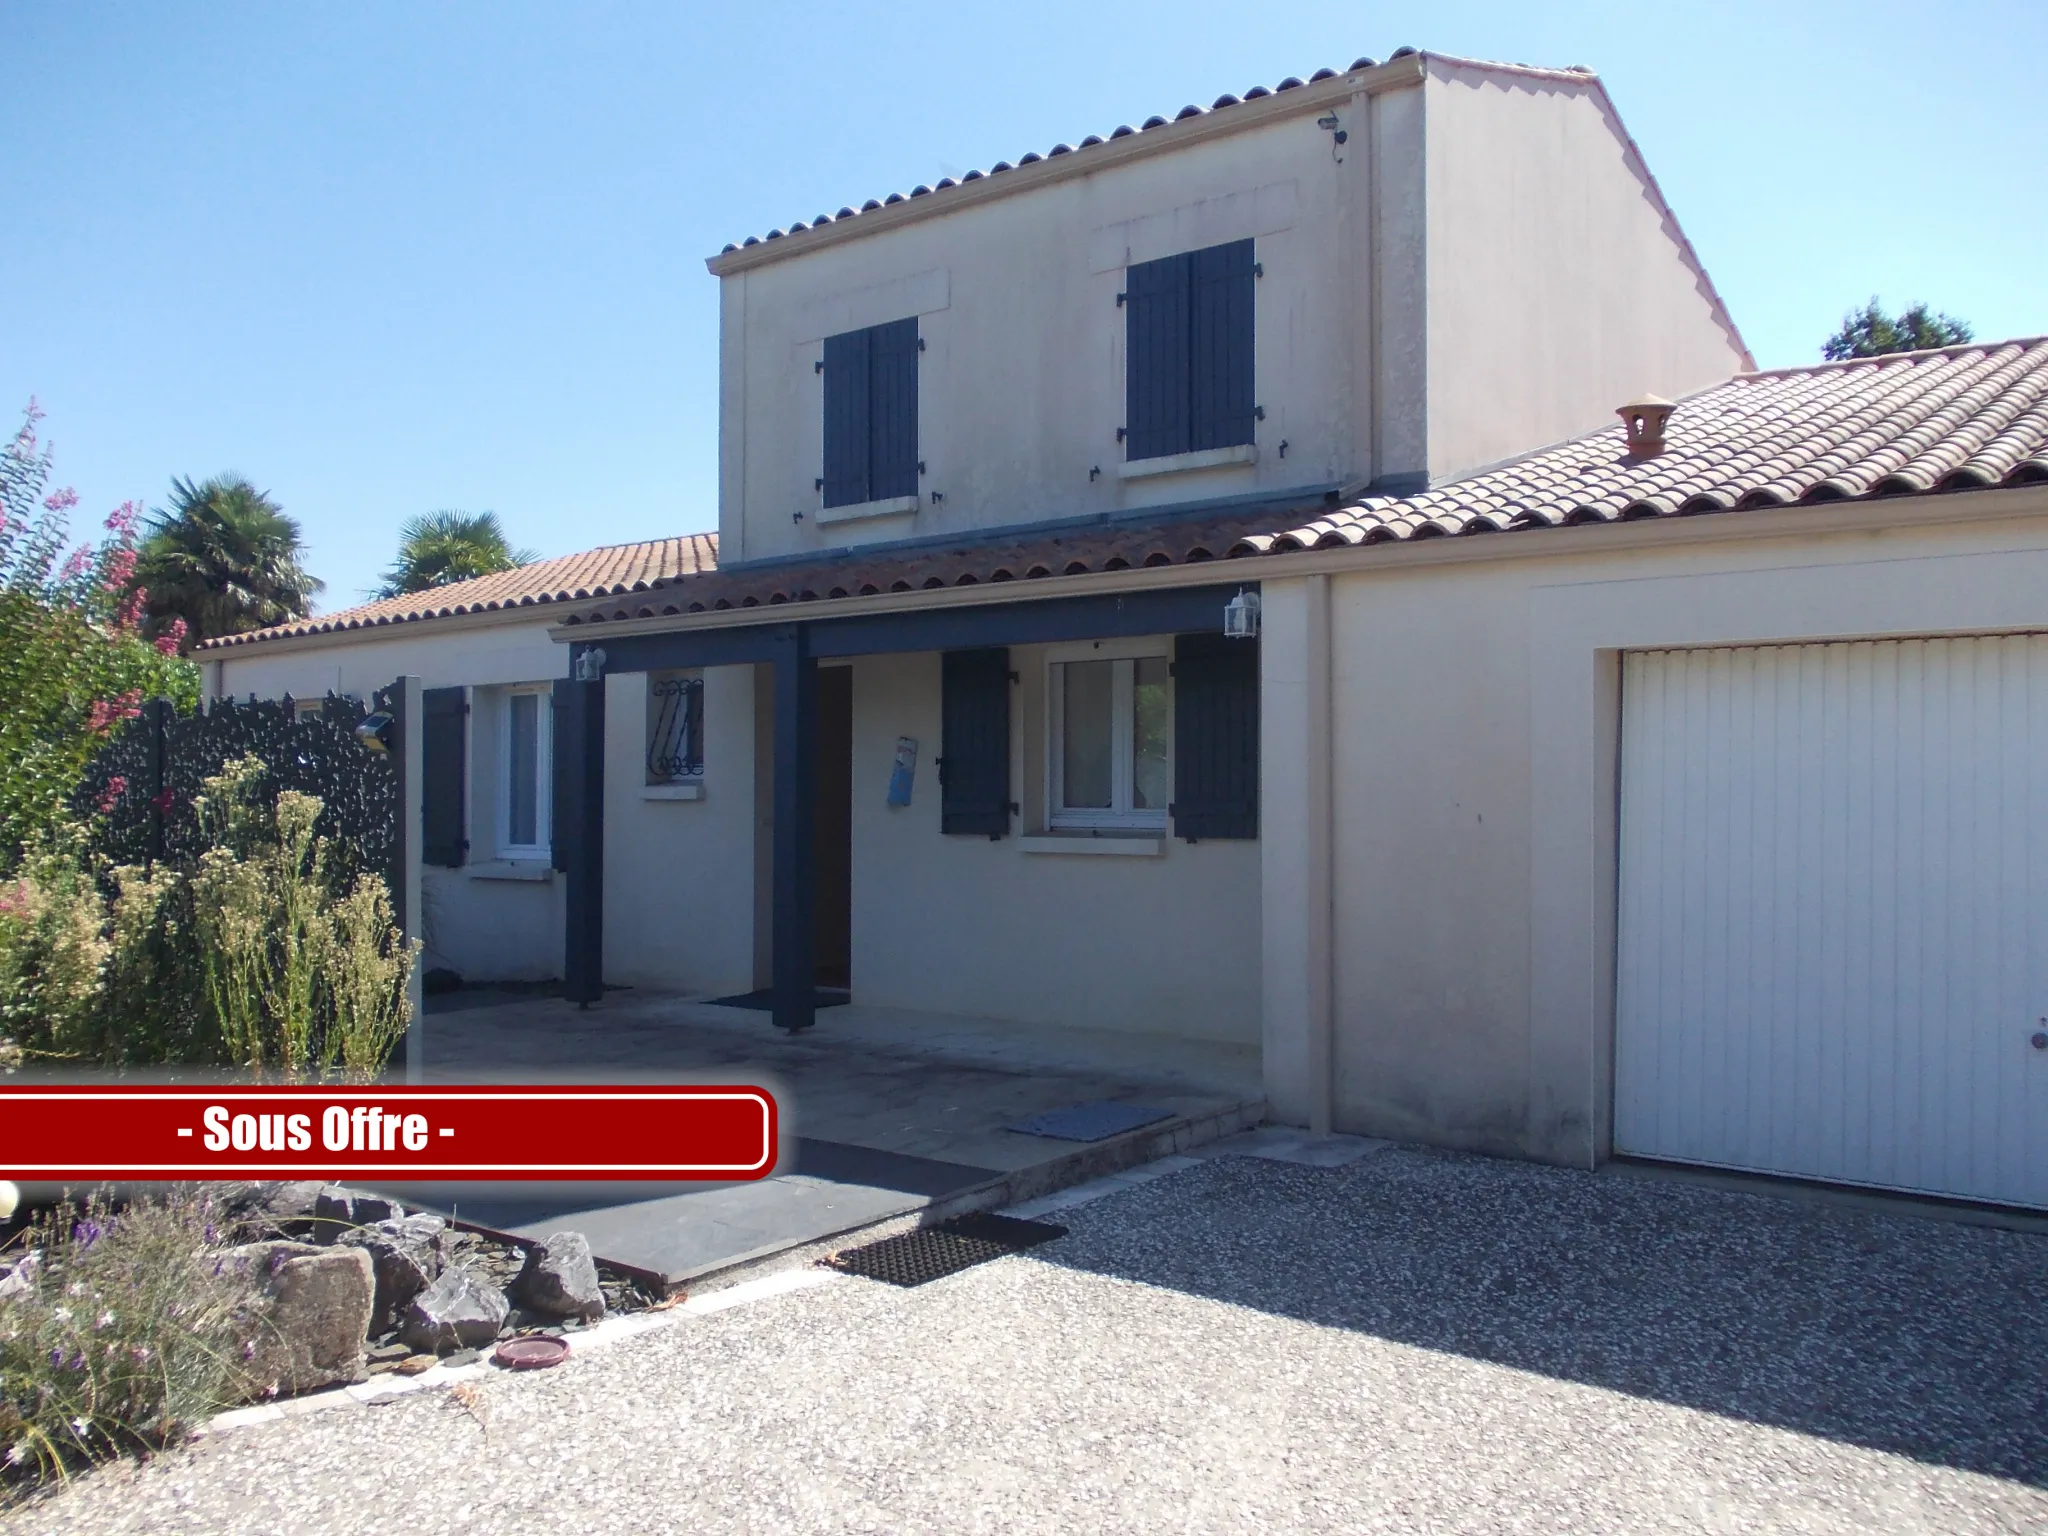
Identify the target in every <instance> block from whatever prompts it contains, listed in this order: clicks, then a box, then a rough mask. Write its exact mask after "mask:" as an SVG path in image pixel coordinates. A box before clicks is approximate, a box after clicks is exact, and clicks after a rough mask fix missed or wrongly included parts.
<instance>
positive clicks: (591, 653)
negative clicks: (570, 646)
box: [569, 645, 604, 683]
mask: <svg viewBox="0 0 2048 1536" xmlns="http://www.w3.org/2000/svg"><path fill="white" fill-rule="evenodd" d="M569 673H570V675H571V676H572V677H574V678H575V679H576V681H577V682H579V683H594V682H596V681H597V680H598V679H599V678H601V677H603V676H604V650H603V648H602V647H601V646H595V645H593V646H591V647H590V649H588V650H585V651H578V652H577V653H576V660H575V662H574V664H573V665H571V667H570V668H569Z"/></svg>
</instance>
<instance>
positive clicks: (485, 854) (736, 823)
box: [210, 622, 754, 993]
mask: <svg viewBox="0 0 2048 1536" xmlns="http://www.w3.org/2000/svg"><path fill="white" fill-rule="evenodd" d="M568 666H569V653H568V647H566V646H563V645H557V644H556V643H554V642H553V641H552V640H551V639H550V638H549V636H548V632H547V629H546V627H545V626H544V625H541V624H535V623H525V624H480V625H463V624H460V623H459V622H458V623H454V624H448V625H446V626H442V625H439V624H428V625H423V626H421V627H420V628H419V629H418V630H414V631H411V632H408V633H403V634H399V635H393V636H389V637H368V636H361V635H348V636H336V637H333V638H327V637H322V638H321V639H320V640H317V641H312V642H287V643H285V644H281V645H277V646H270V645H265V646H262V647H259V648H255V649H253V650H252V652H251V653H250V654H248V655H239V654H236V653H233V652H230V653H229V654H228V656H227V658H225V659H224V660H223V661H222V662H221V663H220V664H219V667H218V675H217V676H216V677H215V678H213V679H211V680H210V681H211V686H213V687H214V689H215V691H217V692H226V693H230V694H233V695H235V696H237V697H247V696H248V695H249V694H251V693H254V694H256V695H257V696H259V697H263V698H274V697H276V696H278V695H280V694H285V693H290V694H293V695H295V696H297V697H300V698H315V697H318V696H320V695H322V694H324V693H326V692H327V691H329V690H332V691H334V692H337V693H344V694H355V695H358V696H362V697H367V696H368V695H369V694H370V693H371V692H372V691H373V690H374V689H376V688H380V687H382V686H383V685H385V684H386V683H388V682H390V681H391V680H392V679H393V678H395V677H398V676H401V675H413V676H417V677H419V678H420V679H421V681H422V683H423V684H424V686H426V687H428V688H443V687H469V688H470V689H471V690H472V693H471V712H470V716H469V728H470V743H469V752H468V764H469V783H468V795H467V806H466V809H467V812H468V819H469V839H470V852H469V861H468V862H467V863H466V864H465V865H464V866H463V867H461V868H458V869H442V868H437V867H428V868H425V869H423V870H422V871H421V889H422V892H423V895H424V905H425V908H426V927H427V934H428V938H429V941H430V943H429V951H428V955H427V963H428V964H429V965H445V966H449V967H451V968H453V969H454V970H456V971H458V972H460V973H461V974H462V975H463V976H464V977H465V978H467V979H469V980H472V981H537V980H542V979H544V978H547V977H553V976H559V975H560V974H561V971H562V934H563V928H562V922H563V903H564V896H565V890H564V886H563V882H562V880H561V879H560V877H559V876H557V875H555V874H554V873H552V872H551V871H545V870H540V869H536V868H532V867H528V868H527V869H526V870H525V871H524V872H525V873H527V874H530V875H538V876H539V877H540V878H534V879H505V878H496V876H498V875H500V874H503V873H505V872H506V871H504V869H503V866H502V865H500V864H499V863H498V860H497V847H496V843H497V832H496V827H497V794H498V774H499V758H498V751H499V749H498V731H499V709H500V706H501V701H502V697H503V695H502V693H501V692H499V690H500V689H501V688H502V687H503V686H505V685H508V684H517V683H534V682H544V681H550V680H552V679H554V678H557V677H562V676H566V675H567V672H568ZM752 674H753V669H752V668H750V667H739V668H712V669H709V670H708V671H707V672H706V674H705V687H704V714H705V781H704V794H703V798H702V799H700V800H696V801H683V802H673V801H654V800H648V799H646V798H644V797H643V795H642V790H643V789H644V787H645V772H644V762H645V757H644V753H645V731H646V718H647V716H646V703H645V700H646V693H645V689H646V679H645V677H644V675H642V674H623V675H620V676H616V677H613V678H611V679H609V680H608V686H607V691H606V716H605V719H606V779H605V861H606V871H605V918H606V955H605V978H606V980H607V981H611V982H621V983H624V984H626V985H630V986H638V987H651V988H659V989H662V990H671V991H683V992H704V993H722V992H730V991H745V990H746V989H747V988H748V987H749V986H750V985H751V984H752V972H753V945H754V932H753V927H754V914H753V907H752V903H751V901H750V900H749V899H748V897H747V895H746V892H747V889H748V885H747V872H748V871H749V870H750V868H751V865H752V860H753V838H754V831H753V819H754V774H753V766H752V755H753V742H754V682H753V675H752ZM734 891H738V892H740V893H741V894H740V896H739V897H738V899H735V898H734V897H733V895H732V893H733V892H734Z"/></svg>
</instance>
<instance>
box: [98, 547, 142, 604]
mask: <svg viewBox="0 0 2048 1536" xmlns="http://www.w3.org/2000/svg"><path fill="white" fill-rule="evenodd" d="M134 574H135V551H134V550H133V549H132V548H130V547H129V546H127V545H125V544H123V545H119V546H117V547H116V548H114V549H113V550H111V551H109V552H108V555H107V558H106V560H105V562H104V563H103V564H102V566H101V568H100V588H101V590H102V591H106V592H119V591H122V590H123V589H124V588H126V587H127V585H128V582H129V579H130V578H131V577H133V576H134Z"/></svg>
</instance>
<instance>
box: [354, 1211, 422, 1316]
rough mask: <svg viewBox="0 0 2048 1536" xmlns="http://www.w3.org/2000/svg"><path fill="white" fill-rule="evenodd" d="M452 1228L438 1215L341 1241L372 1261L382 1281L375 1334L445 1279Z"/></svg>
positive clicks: (362, 1230) (402, 1220) (383, 1225)
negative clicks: (443, 1272) (447, 1242)
mask: <svg viewBox="0 0 2048 1536" xmlns="http://www.w3.org/2000/svg"><path fill="white" fill-rule="evenodd" d="M447 1230H448V1223H447V1222H445V1221H443V1220H442V1219H441V1218H440V1217H438V1216H427V1215H419V1216H400V1217H396V1218H392V1219H389V1220H385V1221H379V1222H377V1223H375V1224H374V1225H372V1226H367V1227H352V1228H350V1229H349V1230H348V1231H346V1232H343V1233H342V1234H341V1236H340V1237H339V1238H337V1239H336V1242H337V1243H339V1244H340V1245H342V1246H344V1247H349V1248H360V1249H362V1250H363V1251H364V1252H365V1253H367V1254H369V1256H370V1263H371V1265H372V1267H373V1268H374V1270H375V1272H376V1276H377V1304H376V1308H375V1311H374V1312H373V1314H372V1316H371V1319H370V1332H371V1333H372V1334H380V1333H384V1332H387V1331H388V1330H390V1329H391V1328H394V1327H396V1326H397V1324H398V1320H399V1318H400V1317H401V1316H402V1315H404V1312H405V1307H406V1303H407V1302H409V1301H411V1300H412V1299H413V1297H415V1296H417V1295H419V1293H420V1292H421V1291H424V1290H425V1289H426V1288H427V1287H428V1286H430V1285H432V1284H433V1283H434V1281H435V1280H436V1279H437V1278H438V1277H439V1276H440V1273H441V1269H442V1266H443V1262H444V1260H445V1257H446V1255H445V1253H444V1251H443V1237H444V1235H445V1234H446V1232H447Z"/></svg>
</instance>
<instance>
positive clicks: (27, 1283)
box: [0, 1248, 43, 1301]
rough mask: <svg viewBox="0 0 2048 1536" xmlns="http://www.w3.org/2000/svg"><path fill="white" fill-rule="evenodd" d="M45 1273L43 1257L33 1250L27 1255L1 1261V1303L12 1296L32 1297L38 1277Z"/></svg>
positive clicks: (38, 1251)
mask: <svg viewBox="0 0 2048 1536" xmlns="http://www.w3.org/2000/svg"><path fill="white" fill-rule="evenodd" d="M42 1272H43V1255H42V1253H41V1251H40V1250H38V1249H35V1248H31V1249H29V1251H28V1252H27V1253H23V1254H16V1255H13V1256H10V1257H9V1258H7V1259H5V1260H0V1301H5V1300H7V1299H8V1297H10V1296H28V1295H32V1294H33V1293H34V1291H35V1288H36V1277H37V1276H39V1275H40V1274H42Z"/></svg>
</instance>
